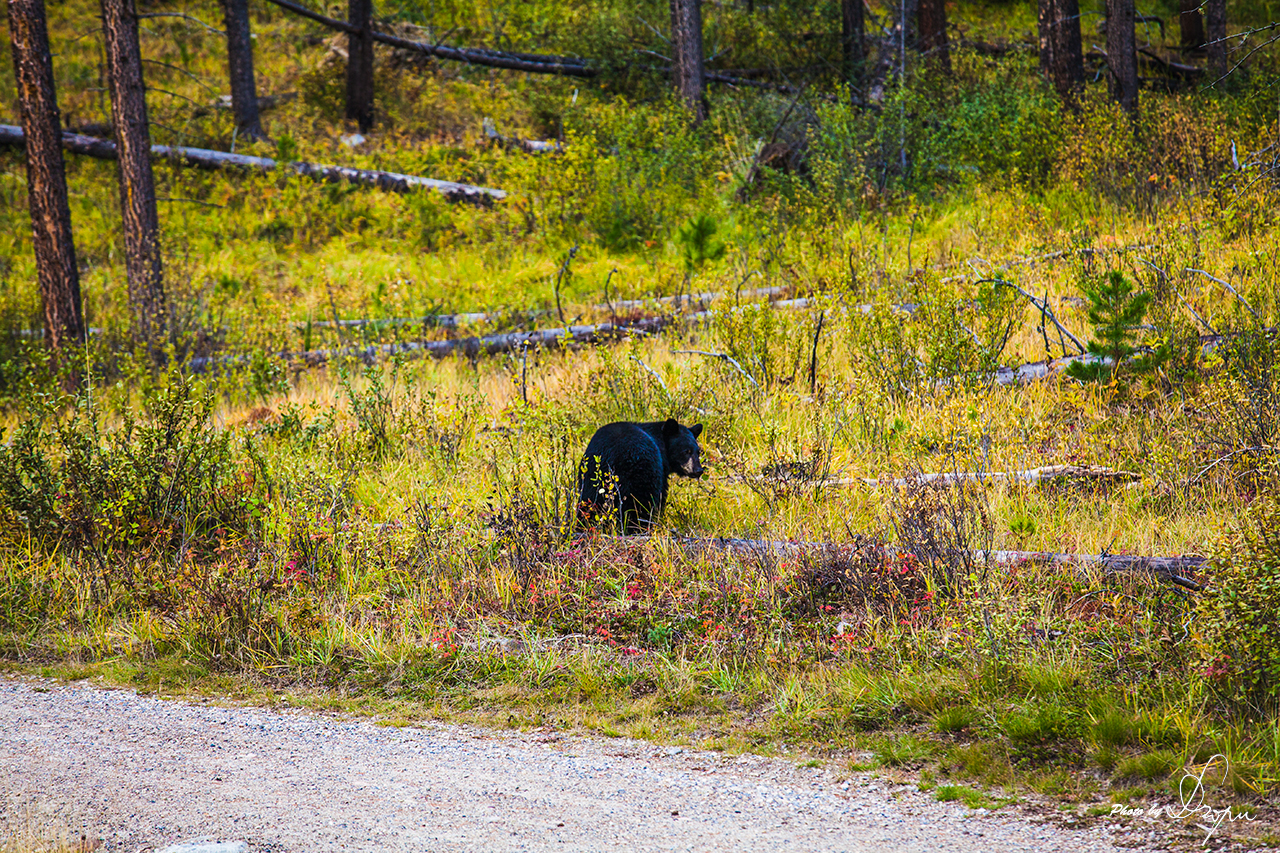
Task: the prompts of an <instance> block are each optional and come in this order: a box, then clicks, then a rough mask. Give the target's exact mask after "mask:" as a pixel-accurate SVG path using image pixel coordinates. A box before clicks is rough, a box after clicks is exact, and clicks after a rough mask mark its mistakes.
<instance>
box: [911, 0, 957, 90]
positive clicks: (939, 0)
mask: <svg viewBox="0 0 1280 853" xmlns="http://www.w3.org/2000/svg"><path fill="white" fill-rule="evenodd" d="M916 15H917V30H918V32H919V48H920V54H921V55H922V56H923V57H924V60H925V62H926V63H928V65H929V66H930V67H931V68H936V69H938V70H939V71H942V72H944V73H947V74H950V73H951V50H950V46H949V45H948V44H947V4H946V0H920V6H919V8H918V9H917V10H916Z"/></svg>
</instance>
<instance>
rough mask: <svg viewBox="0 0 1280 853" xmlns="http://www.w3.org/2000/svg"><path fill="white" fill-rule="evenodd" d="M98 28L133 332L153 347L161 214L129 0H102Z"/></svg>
mask: <svg viewBox="0 0 1280 853" xmlns="http://www.w3.org/2000/svg"><path fill="white" fill-rule="evenodd" d="M102 34H103V43H104V47H105V48H106V54H107V88H108V89H109V90H110V92H111V120H112V123H113V125H114V127H115V136H116V151H117V156H118V157H119V161H120V168H119V175H120V208H121V213H122V218H123V220H124V253H125V269H126V271H127V273H128V277H129V303H130V305H131V306H132V307H133V321H134V334H135V336H136V337H137V338H138V339H139V340H140V341H143V342H145V343H146V344H148V345H149V346H151V347H152V348H155V347H157V346H160V345H161V344H162V343H163V338H164V334H165V329H166V326H167V323H166V312H165V301H164V275H163V270H164V268H163V262H162V260H161V255H160V218H159V216H158V214H157V212H156V188H155V176H154V175H153V174H152V172H151V131H150V127H149V125H148V123H147V99H146V89H145V87H144V85H143V82H142V54H141V51H140V50H139V48H138V18H137V13H136V11H135V9H134V5H133V0H102Z"/></svg>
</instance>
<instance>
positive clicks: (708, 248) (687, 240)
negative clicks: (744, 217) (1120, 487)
mask: <svg viewBox="0 0 1280 853" xmlns="http://www.w3.org/2000/svg"><path fill="white" fill-rule="evenodd" d="M718 230H719V228H718V226H717V225H716V220H715V218H714V217H712V216H711V214H709V213H699V214H698V215H697V216H695V217H693V218H692V219H690V220H689V221H688V222H686V223H685V224H684V225H681V226H680V229H679V230H678V231H677V232H676V241H677V242H678V243H680V245H681V246H682V247H684V269H685V277H686V279H687V278H688V277H689V276H691V275H692V274H693V272H694V271H695V270H697V269H698V268H700V267H701V266H702V265H703V264H704V263H706V262H707V261H718V260H720V259H721V258H723V257H724V251H725V245H724V243H723V242H722V241H721V240H719V239H718V238H717V237H716V231H718Z"/></svg>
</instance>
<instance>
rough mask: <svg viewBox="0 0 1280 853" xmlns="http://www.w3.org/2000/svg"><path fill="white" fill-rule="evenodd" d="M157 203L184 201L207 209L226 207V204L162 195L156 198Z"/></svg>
mask: <svg viewBox="0 0 1280 853" xmlns="http://www.w3.org/2000/svg"><path fill="white" fill-rule="evenodd" d="M156 201H182V202H186V203H187V204H202V205H204V206H205V207H221V208H225V207H226V205H225V204H215V203H214V202H211V201H200V200H199V199H196V198H169V197H168V196H162V195H158V196H156Z"/></svg>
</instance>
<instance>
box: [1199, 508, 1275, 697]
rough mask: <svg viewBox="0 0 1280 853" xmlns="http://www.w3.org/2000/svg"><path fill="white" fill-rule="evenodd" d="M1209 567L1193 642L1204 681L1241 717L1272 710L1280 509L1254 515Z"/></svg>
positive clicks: (1253, 510)
mask: <svg viewBox="0 0 1280 853" xmlns="http://www.w3.org/2000/svg"><path fill="white" fill-rule="evenodd" d="M1209 566H1210V570H1209V583H1210V591H1209V593H1208V594H1207V595H1205V596H1204V597H1202V598H1201V599H1200V601H1199V602H1198V603H1197V610H1198V618H1197V620H1196V622H1195V634H1194V638H1195V642H1196V646H1197V651H1198V652H1199V656H1200V663H1201V666H1202V667H1203V668H1202V670H1201V674H1202V676H1203V678H1204V679H1205V680H1206V681H1207V682H1208V684H1209V687H1210V688H1212V689H1213V691H1214V692H1215V693H1216V694H1217V695H1218V696H1219V697H1220V698H1221V699H1222V700H1224V701H1225V702H1226V703H1227V704H1228V705H1229V706H1231V707H1233V708H1235V709H1237V710H1246V709H1253V710H1265V709H1269V708H1273V707H1274V706H1275V703H1276V700H1277V699H1278V698H1280V610H1278V609H1277V606H1276V605H1277V602H1280V502H1277V501H1276V500H1275V499H1268V500H1265V501H1262V502H1259V504H1257V505H1255V506H1254V507H1253V508H1251V510H1250V512H1249V514H1248V516H1247V518H1246V520H1245V522H1244V523H1243V524H1242V525H1241V526H1240V528H1239V529H1238V530H1237V531H1235V532H1234V533H1233V534H1232V535H1229V536H1227V537H1225V538H1224V540H1223V541H1222V542H1221V543H1220V544H1219V546H1218V548H1217V551H1216V553H1215V554H1214V555H1213V557H1212V558H1211V560H1210V562H1209Z"/></svg>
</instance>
